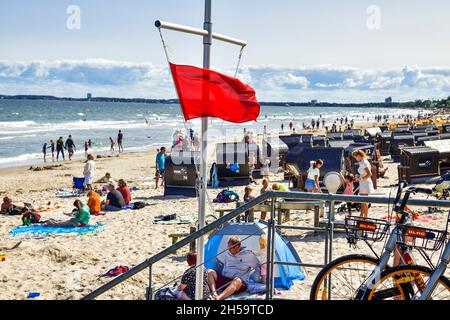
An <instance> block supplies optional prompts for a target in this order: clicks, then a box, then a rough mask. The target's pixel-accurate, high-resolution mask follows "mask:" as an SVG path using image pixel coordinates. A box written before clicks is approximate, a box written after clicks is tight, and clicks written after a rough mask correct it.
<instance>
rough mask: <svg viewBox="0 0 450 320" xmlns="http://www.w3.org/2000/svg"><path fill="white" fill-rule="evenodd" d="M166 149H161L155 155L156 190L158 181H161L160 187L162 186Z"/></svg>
mask: <svg viewBox="0 0 450 320" xmlns="http://www.w3.org/2000/svg"><path fill="white" fill-rule="evenodd" d="M166 157H167V155H166V148H165V147H162V148H161V150H160V151H159V152H158V154H157V155H156V188H155V189H158V184H159V180H160V179H161V181H162V182H161V187H163V186H164V173H165V170H166Z"/></svg>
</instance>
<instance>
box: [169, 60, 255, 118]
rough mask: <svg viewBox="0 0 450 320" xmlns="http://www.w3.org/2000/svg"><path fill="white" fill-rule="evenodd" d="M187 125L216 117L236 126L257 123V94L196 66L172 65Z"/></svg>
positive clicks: (231, 80) (229, 78)
mask: <svg viewBox="0 0 450 320" xmlns="http://www.w3.org/2000/svg"><path fill="white" fill-rule="evenodd" d="M170 69H171V71H172V76H173V79H174V82H175V87H176V89H177V92H178V97H179V99H180V104H181V107H182V108H183V113H184V118H185V119H186V121H188V120H192V119H196V118H205V117H215V118H220V119H222V120H225V121H229V122H233V123H243V122H247V121H255V120H256V119H257V118H258V116H259V113H260V105H259V102H258V100H257V99H256V92H255V90H254V89H253V88H252V87H250V86H248V85H246V84H244V83H242V82H241V81H239V80H238V79H236V78H232V77H228V76H226V75H223V74H220V73H218V72H215V71H211V70H207V69H202V68H197V67H193V66H185V65H176V64H172V63H171V64H170Z"/></svg>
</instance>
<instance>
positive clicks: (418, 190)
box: [407, 187, 433, 195]
mask: <svg viewBox="0 0 450 320" xmlns="http://www.w3.org/2000/svg"><path fill="white" fill-rule="evenodd" d="M407 192H411V193H423V194H426V195H430V194H432V193H433V190H431V189H427V188H416V187H411V188H408V190H407Z"/></svg>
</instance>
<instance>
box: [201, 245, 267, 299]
mask: <svg viewBox="0 0 450 320" xmlns="http://www.w3.org/2000/svg"><path fill="white" fill-rule="evenodd" d="M222 263H223V269H222V272H221V273H219V272H217V271H215V270H208V283H209V285H210V289H211V292H212V295H213V298H214V300H224V299H226V298H227V297H229V296H231V295H233V294H239V293H242V292H245V291H247V283H248V280H249V278H250V274H251V273H252V272H253V271H255V272H256V273H259V272H260V269H259V268H258V266H259V261H258V258H257V257H256V255H255V254H254V252H253V251H251V250H246V249H245V248H242V247H241V239H239V237H231V238H230V239H229V240H228V251H227V252H226V253H225V254H224V256H223V259H222ZM255 277H256V278H259V277H258V275H255ZM217 289H219V290H223V291H222V293H220V294H217V292H216V291H217Z"/></svg>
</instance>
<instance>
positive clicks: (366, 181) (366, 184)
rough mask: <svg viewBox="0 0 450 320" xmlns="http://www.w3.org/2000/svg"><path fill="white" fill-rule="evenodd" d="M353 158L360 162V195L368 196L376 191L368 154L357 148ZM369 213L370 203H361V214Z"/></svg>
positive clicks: (357, 179) (365, 215) (366, 214)
mask: <svg viewBox="0 0 450 320" xmlns="http://www.w3.org/2000/svg"><path fill="white" fill-rule="evenodd" d="M352 156H353V158H355V160H356V161H357V162H358V163H359V167H358V174H359V177H358V178H356V179H355V180H356V181H359V195H360V196H368V195H369V194H371V193H373V192H374V188H373V183H372V169H371V165H370V162H369V160H367V155H366V153H365V152H364V151H362V150H356V151H355V152H353V154H352ZM368 215H369V205H368V204H367V203H361V216H362V217H367V216H368Z"/></svg>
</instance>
